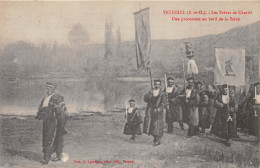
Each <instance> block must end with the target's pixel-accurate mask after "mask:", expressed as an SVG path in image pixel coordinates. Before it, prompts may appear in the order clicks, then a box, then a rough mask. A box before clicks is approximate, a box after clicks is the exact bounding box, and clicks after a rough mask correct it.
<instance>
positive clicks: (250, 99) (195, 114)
mask: <svg viewBox="0 0 260 168" xmlns="http://www.w3.org/2000/svg"><path fill="white" fill-rule="evenodd" d="M166 83H167V85H166V88H165V89H162V87H161V80H154V85H153V88H152V89H150V90H149V91H148V92H147V93H146V94H145V95H144V101H145V102H146V103H147V107H146V111H145V116H144V118H143V117H142V114H141V111H140V110H139V109H138V108H137V107H136V106H135V100H133V99H130V100H129V105H130V107H129V108H127V111H126V117H127V122H126V124H125V127H124V134H127V135H132V137H131V140H135V138H136V135H138V134H139V135H140V134H142V132H143V133H146V134H148V135H152V136H153V137H154V140H153V145H154V146H158V145H160V143H161V138H162V136H163V129H164V119H166V123H167V126H168V128H167V132H168V133H169V134H172V133H173V123H174V122H178V123H179V126H180V128H181V129H182V130H184V123H187V124H188V126H189V128H188V134H187V136H186V137H187V138H190V137H192V136H196V135H199V134H200V133H205V130H206V129H209V130H210V132H211V133H212V134H214V135H216V136H218V137H220V138H222V139H224V140H225V145H226V146H230V145H231V143H230V142H229V139H230V138H239V137H238V135H237V126H238V125H239V127H240V128H242V129H246V130H247V133H248V134H249V135H254V136H256V137H257V142H258V143H259V140H260V134H259V115H260V82H257V83H255V84H254V85H251V87H250V89H249V91H248V92H247V93H244V94H241V95H239V94H237V92H236V91H235V87H234V86H229V85H227V84H224V85H222V86H221V87H220V88H218V87H217V86H213V85H207V86H203V84H202V83H201V82H199V81H197V82H195V81H194V78H193V77H189V78H187V86H186V87H183V88H182V87H179V86H178V85H176V84H175V83H174V78H172V77H169V78H168V79H167V82H166ZM56 87H57V85H56V83H53V82H47V83H46V93H47V94H46V96H45V97H44V98H43V100H42V101H41V103H40V106H39V109H38V112H37V116H36V119H38V120H43V134H42V135H43V139H42V147H43V154H44V157H43V161H42V164H48V162H49V160H50V159H51V155H52V154H53V153H56V158H54V159H52V160H53V161H60V160H62V154H63V152H62V148H63V136H64V135H65V134H67V131H66V130H65V125H66V120H67V119H66V118H67V108H66V106H65V103H64V97H63V96H62V95H61V94H60V93H58V92H57V91H56ZM165 112H166V115H165ZM142 123H143V130H141V124H142Z"/></svg>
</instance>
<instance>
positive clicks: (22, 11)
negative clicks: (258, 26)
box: [0, 1, 260, 46]
mask: <svg viewBox="0 0 260 168" xmlns="http://www.w3.org/2000/svg"><path fill="white" fill-rule="evenodd" d="M146 7H150V30H151V39H154V40H156V39H182V38H192V37H199V36H204V35H210V34H219V33H223V32H226V31H228V30H230V29H232V28H234V27H237V26H245V25H248V24H250V23H253V22H256V21H259V20H260V2H256V1H251V2H195V1H189V2H187V1H186V2H147V1H145V2H133V1H128V2H126V1H117V2H112V1H106V2H82V1H78V2H58V1H57V2H40V1H34V2H17V1H11V2H0V25H1V26H0V43H1V45H2V46H3V45H6V44H8V43H11V42H15V41H20V40H23V41H26V42H31V43H35V44H40V43H43V42H50V43H52V42H55V41H57V42H58V44H69V41H68V33H69V31H70V30H71V29H72V26H73V25H75V24H77V23H81V24H82V25H83V26H84V27H85V29H86V31H87V32H88V34H89V43H104V41H105V20H106V18H108V17H111V18H112V22H113V31H114V35H116V31H117V28H118V27H120V31H121V38H122V41H134V39H135V29H134V15H133V13H134V12H136V11H138V10H139V9H140V8H142V9H143V8H146ZM163 10H184V11H189V10H190V11H192V12H194V11H199V10H201V11H206V12H211V11H218V12H219V11H220V10H222V11H226V12H229V11H230V12H233V11H244V12H247V11H252V14H249V15H230V14H218V15H205V16H203V15H195V14H192V15H165V14H163ZM209 16H210V17H213V16H214V17H228V18H229V17H230V16H233V17H234V16H236V17H239V18H240V21H226V22H223V21H222V22H220V21H200V22H195V21H185V22H180V21H172V17H179V18H181V17H182V18H184V17H185V18H187V17H191V18H193V17H200V18H201V17H205V18H207V17H209ZM115 38H116V37H115Z"/></svg>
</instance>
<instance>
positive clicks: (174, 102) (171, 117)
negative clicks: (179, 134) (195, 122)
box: [164, 77, 184, 133]
mask: <svg viewBox="0 0 260 168" xmlns="http://www.w3.org/2000/svg"><path fill="white" fill-rule="evenodd" d="M164 91H165V95H166V101H167V102H166V122H167V124H168V130H167V132H168V133H172V132H173V122H174V121H177V122H179V124H180V127H181V129H184V127H183V120H182V111H181V109H180V108H181V107H180V101H179V98H178V96H179V94H180V92H181V89H180V87H179V86H178V85H175V84H174V79H173V78H172V77H168V79H167V87H166V88H165V90H164Z"/></svg>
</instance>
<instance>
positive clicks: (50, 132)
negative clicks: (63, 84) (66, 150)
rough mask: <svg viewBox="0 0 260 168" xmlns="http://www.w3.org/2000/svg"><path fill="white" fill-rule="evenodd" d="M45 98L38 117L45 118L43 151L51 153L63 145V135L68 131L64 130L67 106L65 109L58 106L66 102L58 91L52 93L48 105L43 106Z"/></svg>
mask: <svg viewBox="0 0 260 168" xmlns="http://www.w3.org/2000/svg"><path fill="white" fill-rule="evenodd" d="M44 99H45V98H44ZM44 99H43V100H42V101H41V104H40V106H39V109H38V112H37V117H36V118H37V119H39V120H41V119H42V120H43V131H42V147H43V152H44V153H48V154H51V153H52V152H54V151H55V150H56V149H58V148H59V149H61V148H62V146H63V135H64V134H65V133H66V131H65V130H64V126H65V123H66V114H65V111H66V107H65V109H59V108H57V106H58V107H59V106H60V105H61V103H62V102H64V97H63V96H62V95H60V94H59V93H57V92H55V93H54V94H53V95H52V97H51V98H50V101H49V104H48V106H47V107H43V102H44Z"/></svg>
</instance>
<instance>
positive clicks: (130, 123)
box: [124, 107, 143, 135]
mask: <svg viewBox="0 0 260 168" xmlns="http://www.w3.org/2000/svg"><path fill="white" fill-rule="evenodd" d="M141 123H143V119H142V116H141V113H140V111H138V109H137V107H134V108H133V111H132V113H127V123H126V124H125V127H124V134H126V135H133V134H138V135H141V134H142V131H141V125H140V124H141Z"/></svg>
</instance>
